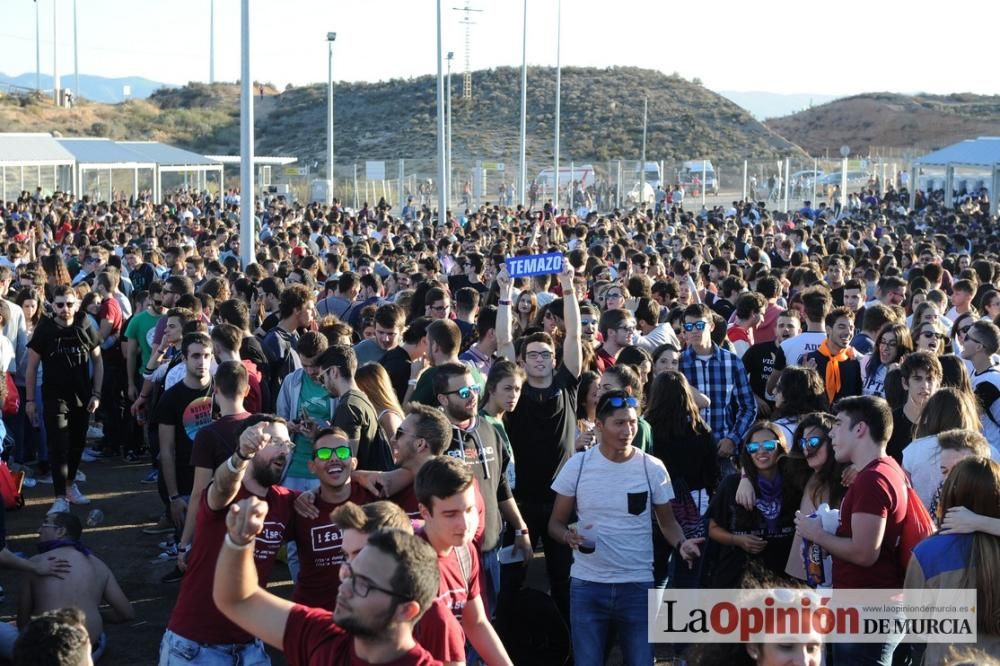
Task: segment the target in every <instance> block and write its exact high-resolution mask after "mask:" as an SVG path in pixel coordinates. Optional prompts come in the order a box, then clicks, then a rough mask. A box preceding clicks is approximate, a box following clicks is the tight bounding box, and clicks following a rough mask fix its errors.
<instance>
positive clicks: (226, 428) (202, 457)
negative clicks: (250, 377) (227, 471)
mask: <svg viewBox="0 0 1000 666" xmlns="http://www.w3.org/2000/svg"><path fill="white" fill-rule="evenodd" d="M248 418H250V412H243V413H242V414H233V415H232V416H223V417H221V418H219V420H217V421H213V422H212V423H209V424H208V425H206V426H205V427H204V428H202V429H201V430H199V431H198V434H197V435H195V437H194V445H193V446H192V450H191V465H192V466H193V467H206V468H208V469H210V470H212V471H213V472H214V471H215V469H216V468H217V467H218V466H219V465H221V464H222V463H224V462H226V458H229V457H230V456H232V455H233V452H235V451H236V447H237V446H238V445H239V437H238V436H237V434H236V433H238V432H242V431H243V422H244V421H246V420H247V419H248Z"/></svg>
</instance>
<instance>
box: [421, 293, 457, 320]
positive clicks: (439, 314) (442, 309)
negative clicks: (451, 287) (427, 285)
mask: <svg viewBox="0 0 1000 666" xmlns="http://www.w3.org/2000/svg"><path fill="white" fill-rule="evenodd" d="M425 303H426V305H425V315H426V316H428V317H430V318H431V319H448V314H449V313H450V312H451V298H450V297H449V296H448V293H447V292H445V290H444V289H442V288H440V287H433V288H431V289H428V290H427V297H426V299H425Z"/></svg>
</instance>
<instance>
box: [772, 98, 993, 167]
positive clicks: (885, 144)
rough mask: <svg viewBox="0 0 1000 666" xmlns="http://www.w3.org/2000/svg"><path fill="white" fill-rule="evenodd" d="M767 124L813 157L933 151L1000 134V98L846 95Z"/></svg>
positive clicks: (775, 119)
mask: <svg viewBox="0 0 1000 666" xmlns="http://www.w3.org/2000/svg"><path fill="white" fill-rule="evenodd" d="M765 124H766V125H767V126H768V127H769V128H770V129H772V130H774V131H775V132H777V133H778V134H780V135H781V136H783V137H785V138H786V139H788V140H789V141H792V142H794V143H796V144H798V145H800V146H802V148H804V149H805V150H806V151H807V152H809V153H810V154H813V155H822V154H823V153H824V152H825V151H829V152H830V154H831V155H835V154H836V153H837V151H838V150H839V149H840V146H842V145H845V144H846V145H848V146H850V147H851V150H852V152H854V153H855V154H864V153H867V152H868V151H869V150H870V149H871V150H873V151H874V150H876V149H878V150H881V149H883V148H897V149H907V150H910V151H912V152H918V153H919V152H924V151H926V150H934V149H937V148H941V147H943V146H947V145H949V144H952V143H955V142H956V141H961V140H962V139H968V138H974V137H977V136H984V135H991V136H997V135H998V134H1000V96H996V95H994V96H984V95H972V94H968V93H958V94H953V95H923V94H920V95H898V94H894V93H869V94H864V95H855V96H853V97H844V98H841V99H838V100H834V101H832V102H829V103H828V104H823V105H822V106H816V107H813V108H811V109H807V110H805V111H800V112H799V113H796V114H793V115H790V116H786V117H784V118H774V119H771V120H768V121H766V122H765Z"/></svg>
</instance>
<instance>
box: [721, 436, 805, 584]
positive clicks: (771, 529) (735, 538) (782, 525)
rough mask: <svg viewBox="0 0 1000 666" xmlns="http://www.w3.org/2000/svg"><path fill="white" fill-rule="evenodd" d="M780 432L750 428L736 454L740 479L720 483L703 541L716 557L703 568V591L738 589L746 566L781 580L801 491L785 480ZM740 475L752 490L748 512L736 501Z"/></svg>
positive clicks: (784, 449) (784, 453)
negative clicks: (757, 566)
mask: <svg viewBox="0 0 1000 666" xmlns="http://www.w3.org/2000/svg"><path fill="white" fill-rule="evenodd" d="M787 453H788V445H787V443H786V440H785V432H784V430H782V429H781V428H780V427H779V426H777V425H775V424H773V423H770V422H768V421H758V422H756V423H755V424H754V425H752V426H750V430H749V431H748V432H747V437H746V439H745V441H744V442H743V446H742V447H741V450H740V468H741V469H742V472H741V473H734V474H731V475H730V476H728V477H726V478H725V479H724V480H723V481H722V483H721V484H720V485H719V491H718V492H717V493H716V495H715V497H713V498H712V504H711V506H710V507H709V509H708V516H709V522H708V536H709V537H710V538H711V539H712V541H713V543H714V546H715V548H716V556H715V557H714V558H709V561H708V562H706V572H705V577H704V578H703V582H704V583H705V586H706V587H714V588H731V587H738V584H739V581H740V578H741V577H742V576H743V573H744V572H745V571H746V570H747V567H748V565H749V564H750V562H751V560H753V561H755V562H757V563H759V564H760V565H762V566H763V567H764V568H765V569H768V570H769V571H770V572H771V573H773V574H775V575H779V576H780V575H783V573H784V571H785V566H786V564H787V563H788V554H789V552H790V550H791V546H792V539H793V537H794V536H795V510H796V509H798V508H799V503H800V501H801V499H802V489H801V486H796V484H795V483H794V482H793V480H792V479H789V478H787V477H788V474H787V470H788V461H787ZM741 474H743V475H746V478H747V480H748V481H749V482H750V483H751V484H752V486H753V490H754V496H755V500H754V508H753V509H752V510H747V509H745V508H743V507H742V506H740V505H739V503H738V502H737V501H736V491H737V488H738V486H739V483H740V479H741Z"/></svg>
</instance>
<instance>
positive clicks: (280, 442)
mask: <svg viewBox="0 0 1000 666" xmlns="http://www.w3.org/2000/svg"><path fill="white" fill-rule="evenodd" d="M268 446H273V447H274V448H276V449H288V450H289V451H291V450H293V449H294V448H295V442H293V441H292V440H290V439H272V440H271V441H270V442H269V443H268Z"/></svg>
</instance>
